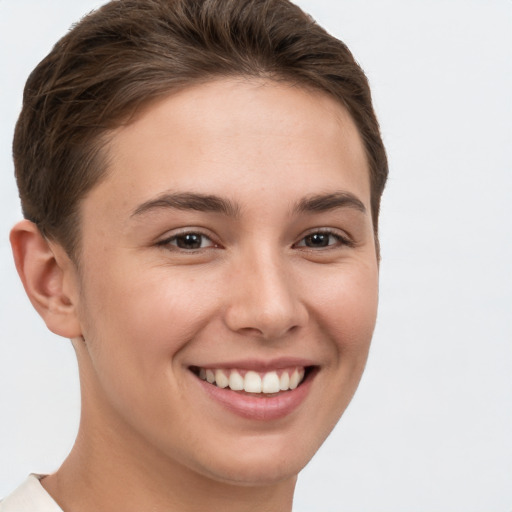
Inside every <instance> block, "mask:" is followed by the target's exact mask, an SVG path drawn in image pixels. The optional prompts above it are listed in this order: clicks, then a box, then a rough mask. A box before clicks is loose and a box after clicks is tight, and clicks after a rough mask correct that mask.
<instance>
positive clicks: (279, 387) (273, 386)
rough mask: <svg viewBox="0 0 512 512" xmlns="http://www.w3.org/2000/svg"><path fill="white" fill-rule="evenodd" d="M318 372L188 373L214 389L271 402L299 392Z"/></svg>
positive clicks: (226, 370) (221, 370) (309, 368)
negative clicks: (273, 398) (276, 398)
mask: <svg viewBox="0 0 512 512" xmlns="http://www.w3.org/2000/svg"><path fill="white" fill-rule="evenodd" d="M315 368H316V367H314V366H293V367H288V368H280V369H276V370H271V371H264V372H258V371H254V370H247V369H243V368H202V367H199V366H191V367H190V368H189V369H190V371H191V372H192V373H193V374H194V375H195V376H196V377H198V378H199V379H201V380H202V381H204V382H205V383H207V384H210V385H212V386H214V387H217V388H221V389H226V390H231V391H235V392H238V393H240V394H244V395H248V396H253V397H257V398H266V397H268V398H270V397H274V396H278V395H282V394H284V393H288V392H290V391H293V390H294V389H296V388H298V387H299V386H301V385H302V384H303V383H304V382H305V381H306V380H307V379H308V377H309V376H310V375H311V374H312V373H313V371H314V369H315Z"/></svg>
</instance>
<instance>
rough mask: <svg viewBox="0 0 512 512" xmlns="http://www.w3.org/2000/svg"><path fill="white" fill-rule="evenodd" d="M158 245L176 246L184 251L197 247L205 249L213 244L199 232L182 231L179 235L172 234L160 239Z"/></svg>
mask: <svg viewBox="0 0 512 512" xmlns="http://www.w3.org/2000/svg"><path fill="white" fill-rule="evenodd" d="M158 245H161V246H167V247H169V246H170V248H172V247H177V248H178V249H182V250H185V251H187V250H188V251H194V250H197V249H205V248H208V247H214V246H215V244H214V243H213V242H212V240H211V239H210V238H208V237H207V236H206V235H203V234H201V233H183V234H180V235H174V236H173V237H171V238H167V239H166V240H162V241H161V242H160V243H159V244H158Z"/></svg>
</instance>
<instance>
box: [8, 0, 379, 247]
mask: <svg viewBox="0 0 512 512" xmlns="http://www.w3.org/2000/svg"><path fill="white" fill-rule="evenodd" d="M230 76H247V77H265V78H268V79H272V80H278V81H286V82H289V83H292V84H298V85H299V86H300V85H302V86H305V87H313V88H315V89H318V90H321V91H324V92H327V93H328V94H330V95H331V96H333V97H335V98H336V99H337V100H338V101H340V102H341V103H342V104H343V105H345V107H346V108H347V109H348V111H349V112H350V114H351V115H352V117H353V119H354V121H355V123H356V125H357V127H358V130H359V132H360V135H361V137H362V140H363V142H364V146H365V150H366V154H367V158H368V164H369V169H370V183H371V208H372V216H373V222H374V229H375V233H376V234H377V226H378V214H379V205H380V197H381V194H382V191H383V189H384V185H385V182H386V178H387V172H388V167H387V159H386V153H385V149H384V145H383V143H382V139H381V136H380V131H379V125H378V122H377V119H376V116H375V113H374V110H373V107H372V101H371V95H370V89H369V86H368V82H367V79H366V76H365V74H364V72H363V71H362V70H361V68H360V67H359V66H358V64H357V63H356V61H355V60H354V58H353V56H352V54H351V53H350V51H349V50H348V48H347V47H346V45H345V44H344V43H343V42H341V41H339V40H338V39H336V38H335V37H333V36H331V35H329V34H328V33H327V32H326V31H325V30H324V29H322V28H321V27H320V26H319V25H317V24H316V23H315V22H314V20H313V19H312V18H311V17H310V16H308V15H307V14H305V13H304V12H302V11H301V10H300V9H299V8H298V7H297V6H296V5H294V4H292V3H290V2H289V1H288V0H112V1H111V2H109V3H107V4H106V5H104V6H103V7H101V8H100V9H99V10H97V11H95V12H93V13H91V14H89V15H88V16H86V17H85V18H83V19H82V20H81V21H80V23H78V24H77V25H75V26H74V27H73V28H72V30H71V31H70V32H68V34H66V35H65V36H64V37H63V38H62V39H61V40H60V41H58V42H57V44H56V45H55V46H54V48H53V50H52V51H51V52H50V54H49V55H48V56H47V57H46V58H45V59H44V60H43V61H41V63H40V64H39V65H38V66H37V67H36V69H35V70H34V71H33V72H32V74H31V75H30V77H29V79H28V81H27V84H26V86H25V91H24V96H23V109H22V112H21V114H20V117H19V120H18V123H17V125H16V130H15V135H14V144H13V153H14V162H15V169H16V179H17V183H18V188H19V191H20V197H21V203H22V208H23V214H24V216H25V217H26V218H28V219H30V220H31V221H33V222H35V223H36V224H37V225H38V227H39V229H40V231H41V232H42V234H43V235H44V236H46V237H48V238H50V239H54V240H56V241H58V242H59V243H60V244H61V245H63V247H64V248H65V249H66V250H67V252H68V253H69V254H70V255H71V256H75V257H77V254H76V251H77V246H78V243H79V240H80V237H79V231H80V230H79V226H80V222H79V220H80V219H79V205H80V201H81V200H82V199H83V198H84V196H85V195H86V194H87V192H88V191H89V190H91V189H92V188H93V187H94V186H95V185H96V184H97V183H99V181H100V180H101V178H102V176H104V175H105V173H106V170H107V167H108V166H107V163H106V161H105V158H104V154H103V152H102V143H104V142H105V138H104V136H105V135H106V134H108V132H109V130H111V129H113V128H115V127H117V126H119V125H121V124H122V123H124V122H126V120H127V119H129V118H130V116H131V115H132V114H133V113H134V112H135V111H136V110H137V109H138V108H139V107H140V106H141V105H143V104H145V103H147V102H148V101H150V100H154V99H155V98H157V97H160V96H163V95H166V94H168V93H170V92H171V91H173V90H176V89H180V88H184V87H186V86H188V85H191V84H195V83H199V82H203V81H208V80H211V79H214V78H219V77H230Z"/></svg>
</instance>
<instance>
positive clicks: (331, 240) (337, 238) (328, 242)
mask: <svg viewBox="0 0 512 512" xmlns="http://www.w3.org/2000/svg"><path fill="white" fill-rule="evenodd" d="M344 245H349V246H350V245H351V243H350V242H349V240H347V239H345V238H344V237H342V236H341V235H339V234H338V233H333V232H332V231H316V232H314V233H310V234H309V235H306V236H305V237H304V238H302V239H301V240H300V241H299V242H298V243H297V244H295V247H307V248H308V249H325V248H331V247H341V246H344Z"/></svg>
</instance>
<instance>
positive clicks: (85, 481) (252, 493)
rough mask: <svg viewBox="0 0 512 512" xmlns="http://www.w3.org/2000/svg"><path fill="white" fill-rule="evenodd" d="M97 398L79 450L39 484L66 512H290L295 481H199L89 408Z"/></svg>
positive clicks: (86, 414)
mask: <svg viewBox="0 0 512 512" xmlns="http://www.w3.org/2000/svg"><path fill="white" fill-rule="evenodd" d="M92 387H94V385H93V386H92ZM94 395H95V393H94V389H91V387H89V386H88V389H87V393H86V394H83V396H82V417H81V421H80V429H79V433H78V436H77V440H76V442H75V445H74V447H73V449H72V451H71V453H70V454H69V456H68V458H67V459H66V460H65V461H64V463H63V464H62V466H61V468H60V469H59V470H58V471H57V472H56V473H55V474H53V475H50V476H48V477H46V478H44V479H43V480H42V482H41V483H42V485H43V487H44V488H45V489H46V490H47V491H48V493H49V494H50V495H51V496H52V497H53V498H54V500H55V501H56V502H57V503H58V504H59V505H60V507H61V508H62V509H63V511H64V512H85V511H90V510H95V511H97V512H106V511H112V510H123V511H124V512H132V511H133V512H135V511H137V512H138V511H140V510H151V511H153V512H160V511H162V512H163V511H165V512H174V511H176V512H178V511H179V512H192V511H197V510H222V511H223V512H231V511H233V512H235V511H236V512H256V511H258V512H261V511H264V512H290V511H291V508H292V500H293V491H294V488H295V483H296V476H295V475H294V476H292V477H289V478H286V479H283V480H280V481H278V482H270V483H268V482H264V483H261V482H260V483H253V484H248V483H247V482H244V483H242V484H240V483H237V482H231V481H221V480H219V479H215V478H214V476H209V475H205V474H202V473H201V472H199V471H195V470H194V469H193V468H189V467H187V466H186V465H185V464H182V463H180V462H179V461H177V460H176V459H175V458H171V457H169V456H166V455H165V454H162V453H161V452H160V451H159V450H157V449H156V448H155V447H154V446H152V445H151V444H150V443H149V442H148V440H146V439H143V438H142V437H141V436H140V435H138V434H137V433H136V432H133V430H131V429H130V428H129V427H128V426H127V425H125V424H123V422H122V421H119V419H118V418H116V417H115V415H114V414H113V413H112V411H111V410H110V409H109V407H108V405H106V404H105V403H104V402H103V403H101V401H100V402H98V401H96V400H95V402H94V403H91V402H90V400H91V396H94ZM93 405H94V407H93ZM91 411H92V412H91Z"/></svg>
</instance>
